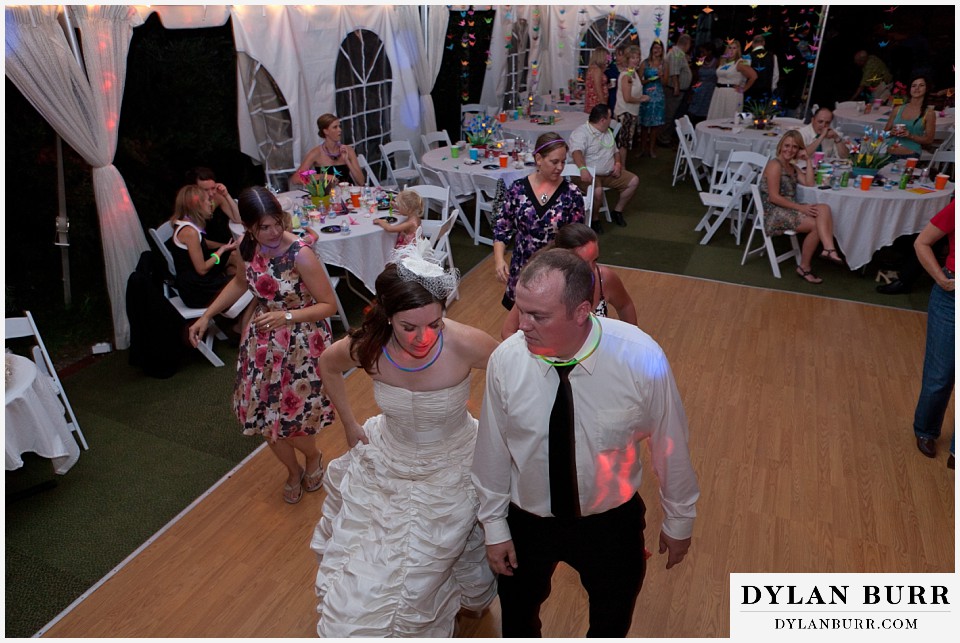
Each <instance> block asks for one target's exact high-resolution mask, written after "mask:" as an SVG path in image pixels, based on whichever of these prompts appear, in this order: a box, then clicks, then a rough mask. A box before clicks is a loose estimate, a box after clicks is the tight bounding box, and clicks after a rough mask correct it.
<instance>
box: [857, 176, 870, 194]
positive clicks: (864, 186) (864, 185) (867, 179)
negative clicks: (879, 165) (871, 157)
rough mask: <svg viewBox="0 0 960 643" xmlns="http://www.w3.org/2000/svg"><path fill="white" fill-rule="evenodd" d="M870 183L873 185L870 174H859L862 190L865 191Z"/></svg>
mask: <svg viewBox="0 0 960 643" xmlns="http://www.w3.org/2000/svg"><path fill="white" fill-rule="evenodd" d="M871 185H873V177H872V176H866V175H864V176H861V177H860V189H861V190H863V191H864V192H866V191H867V190H869V189H870V186H871Z"/></svg>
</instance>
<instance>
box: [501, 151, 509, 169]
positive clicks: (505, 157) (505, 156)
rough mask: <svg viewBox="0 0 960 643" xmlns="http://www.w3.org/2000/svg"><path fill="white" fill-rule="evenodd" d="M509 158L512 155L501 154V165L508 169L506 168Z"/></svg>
mask: <svg viewBox="0 0 960 643" xmlns="http://www.w3.org/2000/svg"><path fill="white" fill-rule="evenodd" d="M509 158H510V157H509V156H507V155H506V154H501V155H500V167H502V168H504V169H506V168H507V161H508V160H509Z"/></svg>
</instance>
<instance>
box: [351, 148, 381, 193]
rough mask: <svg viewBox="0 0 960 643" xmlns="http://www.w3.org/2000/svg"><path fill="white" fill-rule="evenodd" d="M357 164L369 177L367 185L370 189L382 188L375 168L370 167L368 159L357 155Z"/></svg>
mask: <svg viewBox="0 0 960 643" xmlns="http://www.w3.org/2000/svg"><path fill="white" fill-rule="evenodd" d="M357 163H359V164H360V169H361V170H363V173H364V174H366V175H367V185H368V186H369V187H378V188H379V187H382V186H381V185H380V179H378V178H377V173H376V172H374V171H373V168H372V167H370V163H368V162H367V157H366V156H364V155H363V154H357Z"/></svg>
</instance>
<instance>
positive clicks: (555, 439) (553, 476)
mask: <svg viewBox="0 0 960 643" xmlns="http://www.w3.org/2000/svg"><path fill="white" fill-rule="evenodd" d="M574 366H576V364H571V365H569V366H555V367H554V368H556V369H557V374H558V375H559V376H560V386H559V387H557V398H556V400H554V402H553V410H551V411H550V442H549V445H548V446H549V449H550V511H551V512H552V513H553V515H554V516H556V517H557V518H573V517H576V516H579V515H580V496H579V493H578V492H577V450H576V440H575V438H574V434H573V391H572V389H571V388H570V380H569V379H568V376H569V374H570V369H572V368H573V367H574Z"/></svg>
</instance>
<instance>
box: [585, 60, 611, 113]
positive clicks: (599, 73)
mask: <svg viewBox="0 0 960 643" xmlns="http://www.w3.org/2000/svg"><path fill="white" fill-rule="evenodd" d="M609 61H610V54H609V53H607V50H606V49H604V48H603V47H597V48H595V49H594V50H593V51H592V52H590V61H589V63H588V64H587V77H586V81H585V82H584V85H585V89H586V95H585V98H584V100H583V111H585V112H586V113H587V114H589V113H590V110H592V109H593V108H594V107H596V106H597V105H599V104H600V103H605V102H606V100H607V97H608V96H609V95H610V81H609V79H607V75H606V73H605V72H606V69H607V63H608V62H609Z"/></svg>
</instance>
